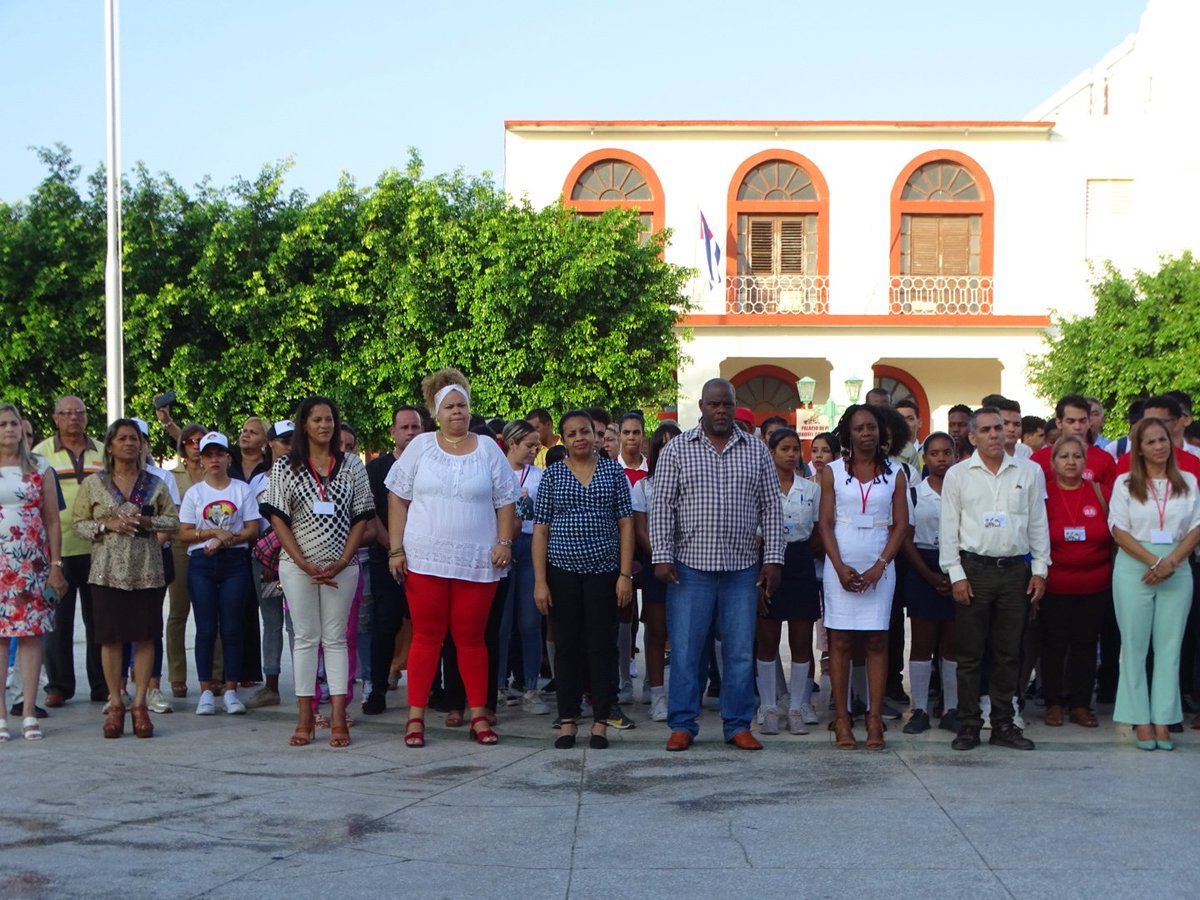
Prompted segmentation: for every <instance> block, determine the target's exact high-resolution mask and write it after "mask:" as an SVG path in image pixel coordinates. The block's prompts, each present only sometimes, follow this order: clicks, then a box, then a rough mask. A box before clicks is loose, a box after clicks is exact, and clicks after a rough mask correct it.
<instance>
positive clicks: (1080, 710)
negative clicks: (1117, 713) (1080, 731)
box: [1071, 706, 1100, 728]
mask: <svg viewBox="0 0 1200 900" xmlns="http://www.w3.org/2000/svg"><path fill="white" fill-rule="evenodd" d="M1071 723H1072V724H1074V725H1082V726H1083V727H1084V728H1099V727H1100V722H1099V721H1098V720H1097V719H1096V714H1095V713H1094V712H1092V711H1091V710H1090V709H1088V708H1087V707H1086V706H1077V707H1075V708H1074V709H1073V710H1071Z"/></svg>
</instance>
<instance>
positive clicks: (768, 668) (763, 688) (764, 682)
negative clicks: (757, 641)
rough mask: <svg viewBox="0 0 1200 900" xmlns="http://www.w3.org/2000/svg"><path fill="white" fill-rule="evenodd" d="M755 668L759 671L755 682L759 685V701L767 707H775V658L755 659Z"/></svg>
mask: <svg viewBox="0 0 1200 900" xmlns="http://www.w3.org/2000/svg"><path fill="white" fill-rule="evenodd" d="M754 669H755V671H756V672H757V676H756V677H755V679H754V680H755V683H756V684H757V685H758V702H759V703H761V704H762V705H763V707H764V708H765V709H774V708H775V660H771V661H770V662H764V661H763V660H761V659H756V660H755V661H754Z"/></svg>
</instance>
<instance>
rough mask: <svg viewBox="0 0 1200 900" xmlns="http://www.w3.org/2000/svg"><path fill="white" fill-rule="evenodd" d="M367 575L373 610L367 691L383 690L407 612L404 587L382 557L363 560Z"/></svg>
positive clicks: (385, 689) (385, 690)
mask: <svg viewBox="0 0 1200 900" xmlns="http://www.w3.org/2000/svg"><path fill="white" fill-rule="evenodd" d="M367 571H368V572H369V573H370V576H371V596H372V597H373V598H374V603H375V610H374V615H373V617H372V619H371V692H372V693H377V692H378V693H386V692H387V682H388V674H389V673H390V672H391V669H392V657H393V656H394V655H395V652H396V635H398V634H399V633H400V629H401V627H403V625H404V618H405V616H407V615H408V603H407V601H406V600H405V599H404V586H403V585H401V584H399V583H397V581H396V579H395V578H393V577H392V573H391V572H390V571H389V570H388V566H387V560H386V559H377V558H376V557H375V556H374V555H372V556H371V557H370V558H369V559H368V561H367Z"/></svg>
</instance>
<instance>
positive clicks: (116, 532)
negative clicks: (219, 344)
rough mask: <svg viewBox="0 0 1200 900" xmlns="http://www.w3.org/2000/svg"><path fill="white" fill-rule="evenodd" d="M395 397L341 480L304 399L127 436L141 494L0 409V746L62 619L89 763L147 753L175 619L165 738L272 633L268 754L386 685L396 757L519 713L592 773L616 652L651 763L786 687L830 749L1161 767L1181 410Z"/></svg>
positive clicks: (493, 738) (118, 462)
mask: <svg viewBox="0 0 1200 900" xmlns="http://www.w3.org/2000/svg"><path fill="white" fill-rule="evenodd" d="M422 392H423V395H424V396H423V399H424V405H403V406H399V407H397V408H396V409H395V410H394V411H393V415H392V420H391V430H390V435H391V438H392V442H393V446H392V449H391V452H389V453H384V454H382V455H379V456H377V457H374V458H372V459H370V461H368V462H367V463H366V464H365V465H364V463H363V460H362V458H361V457H360V455H359V453H358V439H357V435H356V433H355V431H354V428H353V427H352V426H351V425H350V424H349V423H347V422H344V421H342V419H341V418H340V415H339V411H338V408H337V404H336V403H334V402H333V401H332V400H330V399H328V398H326V397H321V396H313V397H309V398H307V399H305V400H304V401H303V402H302V403H300V404H299V406H298V408H297V409H296V410H295V412H294V414H293V416H292V418H291V419H281V420H279V421H276V422H274V423H273V424H272V425H270V427H267V425H266V423H265V422H264V421H262V420H261V419H259V418H256V417H252V418H250V419H248V420H246V422H245V423H244V424H243V426H242V428H241V430H240V432H239V434H238V435H237V438H236V440H234V441H232V442H231V441H230V439H229V438H228V437H227V436H226V435H225V434H223V433H222V432H220V431H219V430H216V429H214V428H210V427H207V426H204V425H199V424H188V425H185V426H183V427H180V426H179V425H177V424H176V423H175V422H174V421H173V420H172V418H171V415H170V410H169V407H167V406H161V407H160V408H158V409H157V410H156V416H157V419H158V422H159V425H161V427H163V428H165V429H166V430H167V432H168V434H170V436H171V438H172V440H173V441H174V442H175V444H176V449H177V454H178V455H177V459H176V465H175V467H174V468H173V469H172V470H170V471H166V470H164V469H161V468H158V467H157V466H156V465H155V464H154V460H153V458H152V456H151V453H150V428H149V425H148V424H147V422H145V421H143V420H141V419H136V418H122V419H118V420H116V421H114V422H112V423H111V424H110V425H109V427H108V429H107V431H106V433H105V434H104V437H103V439H102V440H100V441H94V440H93V439H92V438H91V437H89V435H88V429H87V425H88V413H87V407H86V405H85V404H84V402H83V401H82V400H81V399H80V398H78V397H75V396H64V397H62V398H60V399H59V400H58V401H57V403H56V404H55V406H54V424H55V433H54V434H53V435H51V436H50V437H49V438H47V439H46V440H44V441H42V442H40V443H37V444H36V445H35V443H34V440H33V435H32V427H31V426H30V424H29V422H28V420H27V419H24V418H23V417H22V416H21V414H20V411H19V410H17V409H16V408H15V407H14V406H12V405H11V404H0V546H2V550H3V552H2V554H0V666H3V667H4V669H3V674H7V672H8V667H9V666H10V665H13V660H14V659H15V660H17V661H18V665H19V674H20V683H21V686H22V696H21V697H20V699H19V700H18V702H17V703H16V704H14V705H13V707H12V709H11V710H10V711H9V712H8V714H11V715H13V716H19V717H20V719H21V726H20V729H21V735H22V736H23V737H24V738H26V739H28V740H37V739H40V738H42V737H43V733H42V727H41V723H40V721H39V719H40V718H41V717H44V716H45V715H46V713H45V710H43V709H42V708H41V707H39V706H38V705H37V703H36V698H37V687H38V685H39V681H40V678H41V669H42V665H43V659H44V662H45V669H46V683H45V699H44V703H45V706H46V707H49V708H57V707H61V706H62V705H63V704H65V703H67V702H68V701H71V700H72V699H73V698H74V696H75V694H76V687H77V686H76V676H75V660H74V655H73V650H74V630H75V612H76V609H77V608H78V610H79V612H80V615H81V616H82V619H83V625H84V630H85V633H86V661H85V671H86V676H87V680H88V689H89V692H90V699H91V700H92V701H93V702H96V703H103V704H104V708H103V709H104V719H103V725H102V733H103V735H104V737H106V738H117V737H120V736H121V735H122V734H124V732H125V727H126V717H127V715H128V718H129V720H130V727H131V729H132V731H133V733H134V734H135V735H136V736H138V737H141V738H147V737H150V736H152V735H153V733H154V722H153V720H152V717H151V715H150V714H151V713H156V714H165V713H168V712H171V711H172V710H173V709H174V708H175V706H174V703H173V702H172V700H168V699H167V698H166V696H165V693H164V690H163V686H162V675H163V668H164V663H165V666H166V670H167V681H168V685H169V690H170V692H171V694H172V697H173V699H179V698H185V697H187V695H188V692H189V689H190V685H189V678H188V673H189V664H188V660H187V658H186V648H185V637H184V636H185V632H186V625H187V619H188V617H189V616H192V617H193V618H194V625H195V642H194V658H193V660H192V665H191V667H190V668H191V671H192V672H193V673H194V676H195V678H196V681H197V683H198V684H197V686H198V688H199V695H198V699H197V703H196V706H195V712H196V714H197V715H201V716H207V715H214V714H216V713H217V711H218V710H223V711H224V713H226V714H229V715H242V714H245V713H246V712H247V710H248V709H257V708H262V707H266V706H274V705H279V704H280V703H282V693H281V690H280V684H279V679H280V673H281V669H282V659H283V651H284V645H285V640H284V638H285V635H286V637H287V645H288V647H289V650H290V654H291V659H292V670H293V672H294V685H293V689H294V690H293V693H294V696H295V698H296V716H297V718H296V727H295V730H294V731H293V733H292V735H291V737H290V739H289V743H290V745H291V746H294V747H303V746H306V745H308V744H311V743H312V742H313V741H314V740H316V737H317V733H318V731H319V730H322V729H328V731H329V737H328V740H329V744H330V746H333V747H338V748H341V747H347V746H349V745H350V743H351V728H352V726H353V716H352V714H351V710H350V704H351V702H352V700H353V698H354V691H355V686H356V684H358V685H361V690H362V704H361V713H362V714H363V715H368V716H371V715H379V714H381V713H383V712H384V711H385V710H386V709H387V706H388V702H387V696H388V693H389V691H390V690H392V689H394V688H396V686H397V684H398V682H399V680H400V677H401V673H402V675H403V678H404V679H405V680H406V682H407V705H408V711H407V720H406V725H405V726H404V732H403V741H404V743H405V745H406V746H408V747H413V748H419V747H423V746H425V742H426V718H427V716H428V715H429V711H430V710H437V711H439V712H442V713H444V714H445V719H444V724H445V725H446V726H449V727H462V726H464V725H465V726H466V731H467V734H468V735H469V737H470V738H471V739H472V740H474V741H476V742H478V743H480V744H483V745H495V744H497V743H498V742H499V741H500V734H498V733H497V730H496V728H497V714H498V712H499V711H501V710H506V709H508V708H510V707H519V708H520V709H521V710H522V711H523V712H524V713H527V714H530V715H550V713H551V711H552V709H551V706H550V705H548V704H547V702H546V698H547V696H551V695H552V696H553V707H554V709H553V711H554V712H555V713H556V716H555V718H554V720H553V725H554V727H555V729H557V732H558V733H557V735H556V736H555V738H554V741H553V746H554V747H556V748H559V749H570V748H572V747H574V746H576V743H577V739H578V736H579V728H580V725H581V722H583V720H587V719H590V726H589V728H590V733H589V734H588V735H587V746H589V747H590V748H592V749H596V750H602V749H604V748H606V747H607V746H608V729H609V728H616V729H626V728H631V727H634V720H633V718H632V717H631V716H630V715H629V714H628V713H627V712H626V710H625V708H624V707H627V706H629V705H630V704H632V703H633V702H634V696H635V694H634V679H635V677H636V674H637V655H638V651H637V650H636V649H635V648H636V646H637V642H636V633H637V630H638V629H639V627H642V628H644V635H643V642H642V643H643V648H644V649H643V651H642V654H641V656H642V666H643V668H644V680H643V690H642V700H643V701H644V702H645V703H646V704H648V706H649V716H648V717H649V719H650V720H651V721H654V722H662V723H665V724H666V729H667V731H668V732H669V734H668V737H667V741H666V749H667V750H670V751H684V750H687V749H688V748H689V747H690V746H691V745H692V743H693V742H694V740H695V739H696V737H697V735H698V734H699V723H700V721H701V710H702V707H703V704H704V701H705V699H706V697H709V698H713V699H714V700H715V702H717V703H718V704H719V707H720V717H721V721H722V731H723V735H722V736H723V738H724V740H725V741H726V742H727V743H729V744H730V745H732V746H734V747H736V748H739V749H744V750H758V749H761V747H762V745H761V743H760V742H759V741H758V739H757V738H756V737H755V736H754V731H755V730H756V728H757V731H758V732H759V733H760V734H768V735H772V734H779V733H780V732H781V731H782V730H784V728H786V730H787V731H788V732H790V733H792V734H799V735H803V734H808V733H809V732H810V729H811V726H814V725H817V724H818V722H819V716H818V715H817V713H816V709H815V706H814V702H813V697H814V694H815V693H817V692H823V693H824V698H823V699H824V706H825V707H826V708H827V709H829V710H830V711H831V712H832V716H831V717H830V720H829V722H828V727H829V731H830V732H831V739H832V741H833V743H834V745H835V746H836V747H838V748H841V749H847V750H850V749H855V748H857V747H858V746H859V742H858V736H857V735H856V734H855V726H856V722H857V720H859V719H861V720H862V724H863V726H864V727H865V746H866V747H867V748H868V749H873V750H879V749H883V748H884V747H885V746H886V738H885V733H886V730H887V726H886V724H885V722H886V721H887V720H892V721H896V720H899V719H901V718H903V717H904V708H905V707H907V708H908V715H907V719H906V721H905V722H904V724H903V726H902V730H903V732H904V733H906V734H920V733H922V732H925V731H928V730H930V729H931V728H934V727H935V725H934V720H935V719H936V720H938V721H937V726H936V727H940V728H941V729H944V730H946V731H948V732H951V733H952V734H953V738H952V739H951V746H952V747H953V748H954V749H955V750H962V751H966V750H971V749H973V748H975V747H977V746H979V744H980V743H981V733H982V732H983V731H984V730H990V736H989V743H990V744H992V745H997V746H1001V747H1007V748H1011V749H1018V750H1031V749H1033V747H1034V745H1033V742H1032V741H1030V740H1029V738H1027V737H1026V736H1025V734H1024V723H1025V721H1026V715H1027V710H1026V703H1027V701H1029V700H1031V699H1033V698H1037V700H1038V702H1039V703H1041V704H1042V705H1043V706H1044V714H1043V719H1044V723H1045V725H1047V726H1050V727H1062V726H1064V725H1065V724H1071V725H1074V726H1078V727H1083V728H1096V727H1098V725H1099V719H1098V717H1097V714H1096V707H1097V705H1106V704H1110V703H1111V704H1113V708H1112V719H1113V721H1115V722H1117V723H1121V724H1122V725H1125V726H1129V727H1130V728H1131V729H1132V731H1133V732H1134V740H1135V743H1136V746H1137V747H1139V748H1141V749H1143V750H1155V749H1157V750H1170V749H1172V748H1173V746H1174V740H1176V738H1175V737H1173V733H1178V732H1180V731H1182V730H1183V728H1184V726H1185V713H1188V714H1194V713H1197V712H1200V710H1197V708H1196V707H1195V705H1194V704H1195V699H1194V698H1196V697H1198V696H1200V647H1198V644H1200V617H1198V616H1197V611H1198V610H1200V604H1195V603H1193V598H1194V593H1195V590H1196V588H1197V585H1200V580H1197V579H1196V578H1194V568H1195V567H1196V566H1197V565H1200V563H1197V561H1196V554H1195V552H1194V551H1196V549H1197V544H1198V543H1200V486H1198V482H1197V479H1198V477H1200V449H1197V447H1196V446H1194V444H1196V443H1200V438H1197V437H1196V436H1195V435H1194V434H1193V430H1194V429H1193V423H1192V420H1191V399H1190V397H1188V396H1187V395H1186V394H1184V393H1182V392H1177V391H1176V392H1171V393H1168V394H1164V395H1160V396H1155V397H1150V398H1147V399H1144V400H1139V401H1137V402H1136V403H1134V404H1133V405H1131V407H1130V410H1129V413H1128V417H1127V420H1128V423H1129V433H1128V434H1127V435H1126V436H1124V437H1122V438H1120V439H1118V440H1115V441H1109V440H1106V439H1105V438H1103V437H1102V436H1101V434H1100V431H1101V428H1102V426H1103V421H1104V418H1103V417H1104V411H1103V408H1102V407H1101V406H1100V404H1099V403H1098V402H1097V401H1096V400H1094V399H1092V398H1089V397H1083V396H1080V395H1074V394H1073V395H1068V396H1066V397H1063V398H1061V400H1060V401H1059V402H1058V404H1057V405H1056V408H1055V411H1054V416H1053V417H1052V418H1051V419H1049V420H1046V419H1040V418H1036V417H1031V416H1024V417H1023V416H1022V414H1021V409H1020V406H1019V404H1017V403H1016V402H1015V401H1013V400H1011V399H1008V398H1005V397H1003V396H999V395H990V396H988V397H984V398H982V400H981V401H980V403H979V404H978V405H975V406H967V405H956V406H954V407H952V408H951V409H950V410H949V414H948V416H947V420H946V430H944V431H933V432H932V433H930V434H928V436H927V437H925V438H924V440H923V441H922V440H919V436H920V435H921V434H922V433H924V432H925V431H926V426H931V425H932V423H930V422H928V421H927V420H926V418H925V417H926V416H927V415H928V411H926V410H921V409H920V408H919V407H918V405H917V403H916V402H914V401H913V400H912V399H909V398H905V399H901V400H899V401H897V402H896V403H895V404H893V403H892V398H891V397H890V396H889V395H888V394H887V392H886V391H883V390H880V389H875V390H872V391H870V392H869V393H868V395H867V398H866V402H865V403H863V404H854V405H852V406H850V407H849V408H848V409H847V410H846V411H845V413H844V415H842V417H841V419H840V421H839V422H838V423H837V425H836V427H835V428H833V429H832V430H831V431H828V432H825V433H822V434H818V435H816V436H815V437H812V439H811V440H802V439H801V435H800V434H799V433H797V431H796V430H794V429H792V428H790V427H788V422H787V421H786V420H784V419H783V418H781V417H777V416H773V417H769V418H767V419H766V420H765V421H763V422H761V423H759V424H757V425H756V423H755V417H754V415H753V413H751V411H749V410H746V409H742V408H738V407H737V406H736V399H735V391H734V388H733V386H732V385H731V384H730V383H729V382H727V381H724V380H721V379H714V380H712V381H709V382H708V383H706V384H705V385H704V388H703V391H702V394H701V397H700V400H699V412H700V421H699V424H698V425H697V426H696V427H694V428H691V429H688V430H682V429H681V428H680V427H679V426H678V425H677V424H676V423H674V422H671V421H663V422H659V423H657V424H656V426H655V427H654V428H653V429H650V428H649V427H648V426H647V423H646V421H645V418H644V416H643V414H642V413H640V412H630V413H627V414H625V415H623V416H620V417H618V418H616V419H615V420H614V419H613V418H612V417H611V416H610V414H609V412H608V411H606V410H604V409H600V408H592V409H575V410H569V411H566V412H563V413H562V414H561V415H560V416H559V417H558V419H557V421H555V420H554V418H553V417H552V415H551V414H550V412H549V411H548V410H545V409H535V410H531V411H530V412H529V415H528V416H527V417H526V418H525V419H517V420H513V421H504V420H498V419H493V420H490V421H489V420H485V419H484V418H483V417H481V416H480V415H478V414H477V413H476V412H475V411H474V410H473V408H472V403H471V393H470V385H469V383H468V381H467V379H466V378H465V377H464V376H463V374H462V373H461V372H459V371H457V370H455V369H442V370H439V371H437V372H435V373H433V374H431V375H430V376H429V377H428V378H426V379H425V381H424V382H423V384H422ZM164 610H165V618H164ZM905 613H907V620H908V622H907V627H906V622H905ZM785 624H786V625H787V649H788V657H789V658H790V669H789V670H785V668H784V666H783V662H782V654H781V652H780V651H781V642H782V641H783V636H784V625H785ZM164 626H165V627H164ZM10 645H11V646H10ZM906 648H907V654H906V653H905V650H906ZM906 656H907V659H906ZM906 661H907V666H906V665H905V662H906ZM906 671H907V678H905V673H906ZM818 672H819V673H820V674H818ZM668 673H669V676H670V677H669V678H668ZM906 685H907V691H906ZM250 688H257V689H256V690H254V692H253V693H252V694H249V695H248V696H245V697H243V695H242V694H241V693H240V692H241V691H242V690H248V689H250ZM325 703H328V715H325V714H324V713H323V712H322V708H323V705H324V704H325ZM2 713H4V710H0V714H2ZM1191 724H1192V727H1193V728H1200V716H1197V717H1196V719H1194V720H1193V721H1192V723H1191ZM11 737H12V733H11V732H10V729H9V725H8V720H7V719H6V718H3V717H0V741H6V740H9V739H10V738H11Z"/></svg>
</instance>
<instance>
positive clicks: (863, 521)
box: [854, 515, 875, 528]
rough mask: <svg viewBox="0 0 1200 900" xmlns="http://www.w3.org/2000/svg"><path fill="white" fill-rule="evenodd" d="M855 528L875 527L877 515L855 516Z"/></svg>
mask: <svg viewBox="0 0 1200 900" xmlns="http://www.w3.org/2000/svg"><path fill="white" fill-rule="evenodd" d="M854 527H855V528H874V527H875V517H874V516H867V515H857V516H855V517H854Z"/></svg>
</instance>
